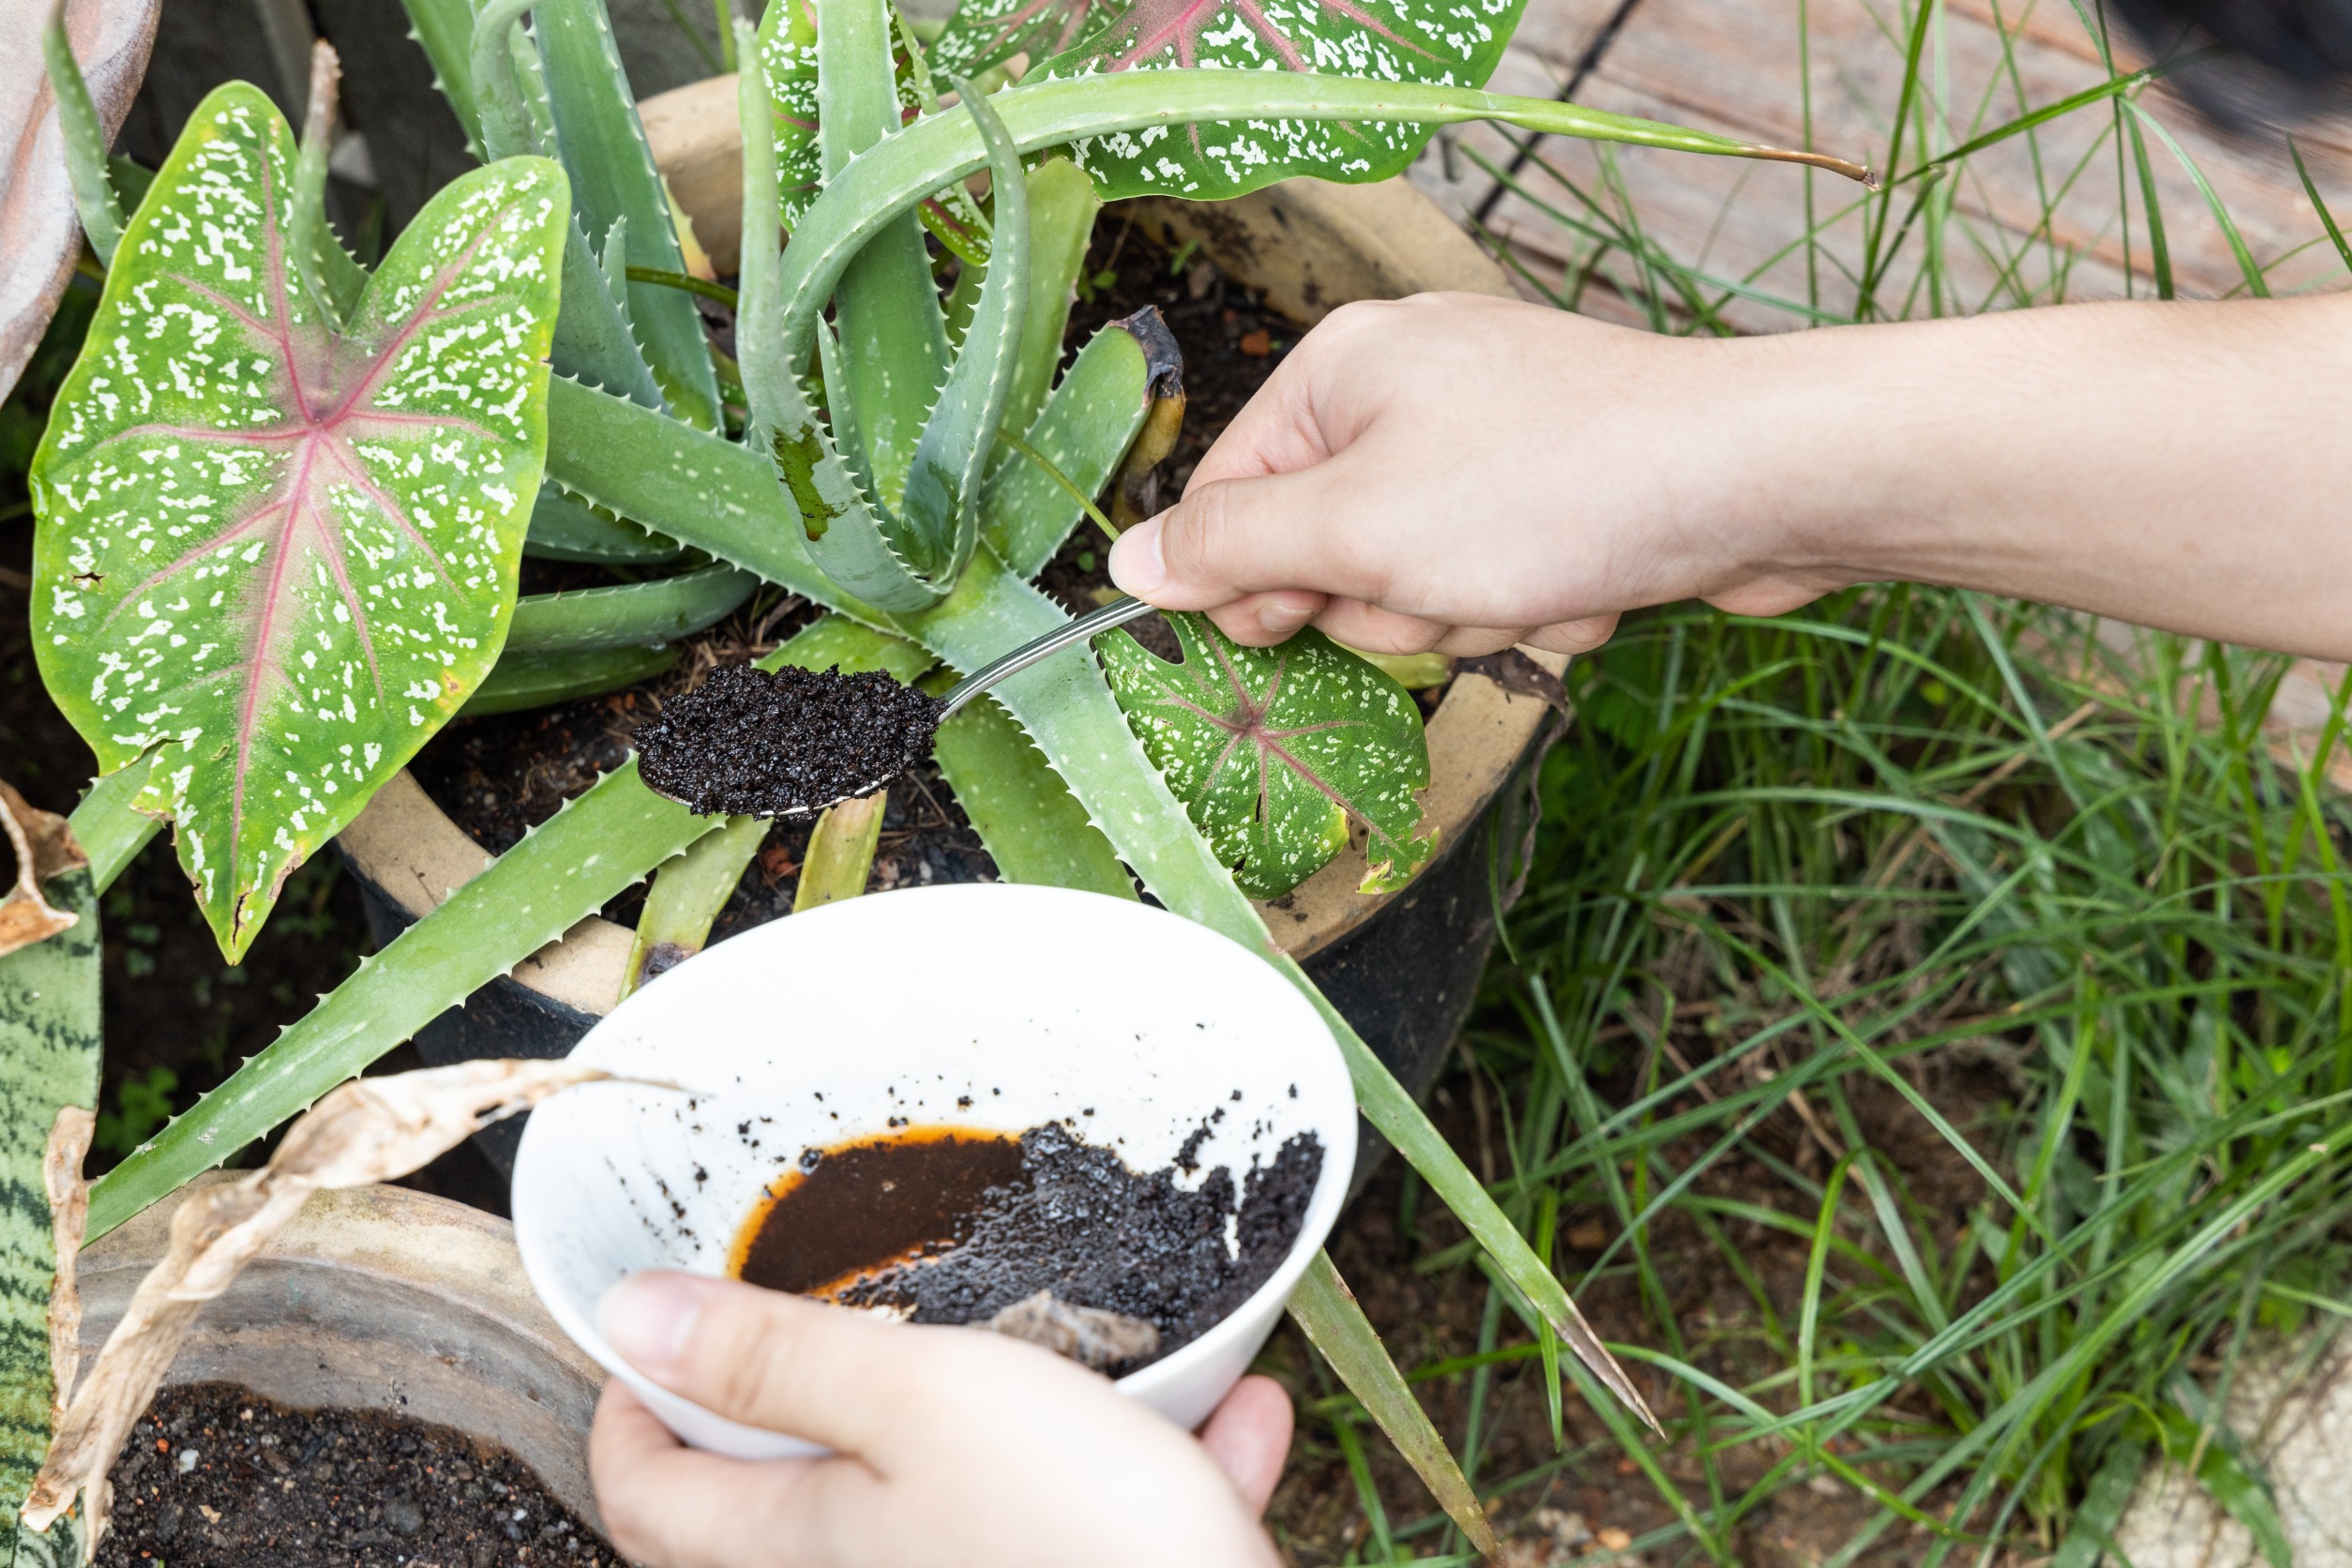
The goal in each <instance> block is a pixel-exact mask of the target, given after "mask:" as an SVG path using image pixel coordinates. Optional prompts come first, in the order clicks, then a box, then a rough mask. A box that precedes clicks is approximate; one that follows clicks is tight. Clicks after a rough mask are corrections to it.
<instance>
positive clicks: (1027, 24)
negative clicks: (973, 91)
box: [931, 0, 1122, 76]
mask: <svg viewBox="0 0 2352 1568" xmlns="http://www.w3.org/2000/svg"><path fill="white" fill-rule="evenodd" d="M1121 9H1122V8H1121V7H1119V6H1117V5H1115V4H1113V3H1112V0H963V4H961V5H959V6H957V8H956V14H955V15H953V16H951V17H949V18H948V19H947V25H946V26H945V27H944V28H942V30H941V32H940V36H939V41H938V42H937V43H934V44H933V45H931V65H932V68H934V69H937V70H943V71H954V72H956V73H957V75H959V76H971V75H973V74H975V73H977V72H979V71H984V70H987V69H988V68H989V67H990V66H997V65H1002V64H1003V63H1004V62H1005V61H1007V60H1009V59H1011V58H1012V57H1013V56H1014V55H1016V54H1026V55H1028V56H1029V57H1030V59H1032V60H1033V61H1034V60H1044V59H1048V58H1050V57H1052V56H1053V55H1056V54H1060V53H1064V52H1065V51H1067V50H1068V49H1070V48H1071V47H1072V46H1073V45H1075V44H1078V43H1079V42H1080V41H1082V40H1083V39H1085V38H1086V37H1087V36H1088V35H1089V34H1091V33H1093V31H1094V30H1095V29H1096V28H1098V27H1100V26H1102V25H1103V24H1104V23H1108V22H1109V21H1111V20H1112V19H1113V18H1115V17H1117V16H1118V15H1119V14H1120V11H1121Z"/></svg>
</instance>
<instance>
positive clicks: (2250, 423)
mask: <svg viewBox="0 0 2352 1568" xmlns="http://www.w3.org/2000/svg"><path fill="white" fill-rule="evenodd" d="M1705 346H1707V347H1713V346H1714V345H1705ZM1722 346H1723V347H1725V348H1726V349H1728V350H1730V351H1731V354H1732V356H1733V357H1735V358H1736V357H1737V356H1739V355H1741V354H1747V355H1750V356H1752V357H1753V358H1755V359H1756V360H1758V361H1761V362H1762V364H1761V366H1760V367H1758V368H1757V369H1756V370H1754V371H1753V372H1751V373H1743V374H1741V376H1739V377H1738V378H1737V379H1738V380H1740V381H1742V382H1747V383H1748V384H1751V385H1762V386H1766V387H1771V388H1773V389H1774V392H1773V393H1772V396H1773V397H1774V398H1775V399H1776V400H1777V402H1778V405H1779V406H1778V407H1776V408H1771V409H1763V410H1759V412H1758V415H1757V417H1756V419H1755V421H1754V423H1753V424H1752V425H1750V426H1748V427H1747V428H1746V429H1745V430H1743V431H1742V432H1741V435H1740V436H1739V437H1737V438H1735V440H1737V441H1742V442H1745V443H1747V444H1748V445H1749V446H1750V448H1751V450H1750V453H1749V455H1748V457H1747V458H1746V459H1745V461H1746V462H1747V463H1748V464H1750V465H1752V469H1753V471H1754V472H1755V473H1756V474H1759V475H1766V479H1765V482H1763V483H1761V484H1758V485H1756V486H1754V487H1752V488H1750V489H1749V490H1747V491H1746V494H1747V496H1748V497H1749V498H1750V499H1749V500H1748V501H1747V502H1746V503H1745V504H1744V505H1747V506H1749V507H1751V508H1752V511H1751V512H1750V515H1748V516H1746V517H1743V518H1740V519H1738V520H1735V522H1734V523H1733V526H1735V527H1737V528H1740V529H1742V530H1746V531H1750V532H1752V533H1754V534H1756V535H1757V536H1760V537H1767V538H1774V539H1778V540H1780V541H1782V543H1781V545H1780V547H1779V548H1780V550H1782V552H1784V553H1785V554H1786V556H1787V558H1788V559H1789V561H1790V562H1791V564H1792V565H1801V566H1802V567H1807V568H1810V569H1812V570H1815V571H1817V572H1819V573H1821V574H1822V575H1823V576H1825V577H1832V578H1836V579H1840V580H1877V579H1888V578H1892V579H1905V580H1920V581H1929V582H1941V583H1952V584H1956V585H1961V586H1967V587H1972V588H1980V589H1985V590H1989V591H1992V592H1997V593H2002V594H2013V595H2017V596H2024V597H2028V598H2036V599H2042V600H2045V601H2048V602H2052V603H2057V604H2063V605H2068V606H2072V607H2073V608H2076V609H2081V610H2087V611H2096V612H2098V613H2101V614H2105V615H2112V616H2115V617H2118V618H2119V619H2123V620H2128V621H2133V622H2137V623H2139V624H2142V625H2148V626H2163V627H2165V628H2168V629H2171V630H2177V631H2183V632H2190V633H2194V634H2197V635H2202V636H2208V637H2213V638H2218V639H2221V640H2224V641H2232V642H2241V643H2250V644H2253V645H2256V646H2262V647H2272V648H2278V649H2281V650H2284V651H2286V652H2292V653H2300V654H2309V655H2315V656H2324V657H2333V658H2339V659H2341V658H2347V657H2352V517H2347V516H2346V511H2347V501H2352V485H2347V483H2346V478H2347V475H2352V377H2347V375H2346V374H2345V370H2346V369H2347V368H2348V367H2352V299H2344V298H2341V297H2333V298H2324V299H2314V300H2305V301H2268V302H2245V303H2231V304H2209V305H2185V304H2170V305H2167V304H2155V303H2144V304H2120V305H2101V306H2082V307H2073V308H2069V309H2048V310H2033V311H2020V312H2013V313H2009V314H2003V315H1998V316H1986V317H1979V318H1975V319H1972V320H1968V321H1956V322H1937V323H1922V324H1902V325H1890V326H1873V327H1860V328H1847V329H1840V330H1836V331H1830V332H1820V333H1808V334H1802V335H1792V336H1789V337H1786V338H1775V339H1751V340H1748V341H1745V342H1742V343H1738V344H1729V345H1722Z"/></svg>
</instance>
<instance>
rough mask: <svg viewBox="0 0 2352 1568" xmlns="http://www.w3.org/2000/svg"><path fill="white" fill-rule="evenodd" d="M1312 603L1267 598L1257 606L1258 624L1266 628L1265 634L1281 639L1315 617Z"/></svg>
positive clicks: (1277, 639)
mask: <svg viewBox="0 0 2352 1568" xmlns="http://www.w3.org/2000/svg"><path fill="white" fill-rule="evenodd" d="M1315 610H1316V607H1315V606H1314V605H1313V604H1301V603H1300V602H1299V601H1298V600H1296V599H1286V598H1278V597H1277V598H1269V599H1266V600H1264V601H1262V602H1261V603H1260V604H1259V607H1258V624H1259V626H1263V627H1265V628H1266V635H1267V636H1268V637H1271V638H1273V639H1274V641H1277V642H1279V641H1284V640H1286V639H1288V638H1289V635H1290V634H1291V633H1292V632H1294V631H1297V630H1298V629H1299V628H1300V627H1301V626H1304V625H1306V624H1307V622H1309V621H1311V620H1313V619H1314V618H1315Z"/></svg>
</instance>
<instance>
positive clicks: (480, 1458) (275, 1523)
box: [98, 1383, 621, 1568]
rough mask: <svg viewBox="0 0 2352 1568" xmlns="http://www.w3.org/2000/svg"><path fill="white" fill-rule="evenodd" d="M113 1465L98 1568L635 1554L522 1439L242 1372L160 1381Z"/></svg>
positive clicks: (606, 1561)
mask: <svg viewBox="0 0 2352 1568" xmlns="http://www.w3.org/2000/svg"><path fill="white" fill-rule="evenodd" d="M109 1479H110V1480H112V1482H113V1486H114V1514H113V1524H112V1527H111V1528H110V1529H109V1530H108V1531H107V1534H106V1539H105V1540H104V1541H102V1542H101V1543H99V1545H98V1568H158V1564H159V1563H169V1564H170V1565H171V1568H290V1565H296V1564H300V1565H308V1564H312V1563H318V1564H329V1563H331V1564H335V1565H337V1568H427V1565H428V1564H430V1565H431V1568H543V1565H553V1564H563V1565H564V1568H620V1562H621V1560H620V1559H619V1558H618V1557H616V1556H615V1555H614V1554H613V1552H612V1550H611V1547H609V1546H607V1545H605V1544H604V1542H603V1540H602V1539H601V1538H599V1537H598V1536H597V1535H596V1531H594V1530H591V1529H589V1528H588V1526H586V1525H585V1524H583V1523H582V1522H581V1521H580V1519H578V1518H577V1517H575V1516H574V1515H572V1514H571V1513H569V1512H568V1511H567V1510H565V1507H564V1505H563V1504H562V1503H560V1502H558V1501H556V1500H555V1499H554V1498H553V1497H552V1496H550V1494H549V1493H548V1492H547V1490H546V1489H545V1488H544V1487H542V1486H541V1485H539V1482H538V1478H537V1477H536V1476H535V1475H533V1474H532V1473H531V1471H530V1470H529V1468H528V1467H526V1466H525V1465H523V1464H522V1462H521V1461H520V1460H519V1459H517V1458H515V1457H514V1456H513V1455H510V1454H507V1453H505V1452H504V1451H502V1450H499V1449H494V1448H490V1447H487V1446H485V1445H483V1444H480V1443H477V1442H475V1440H472V1439H471V1438H468V1437H466V1436H465V1435H464V1434H463V1433H460V1432H455V1431H451V1430H449V1429H448V1428H446V1427H442V1426H434V1425H429V1424H427V1423H425V1422H421V1421H412V1420H410V1419H408V1418H406V1417H404V1416H388V1415H380V1414H376V1413H374V1412H371V1411H355V1410H315V1411H309V1412H305V1411H300V1410H286V1409H284V1408H283V1407H281V1406H278V1405H274V1404H272V1403H270V1402H269V1401H268V1400H266V1399H263V1398H260V1397H258V1396H257V1395H254V1394H253V1393H252V1392H251V1391H249V1390H247V1389H242V1388H238V1387H236V1386H235V1385H234V1384H230V1383H188V1384H183V1385H180V1386H178V1387H173V1388H167V1389H165V1390H164V1391H163V1392H162V1393H161V1394H159V1395H157V1396H156V1401H155V1404H154V1405H153V1406H151V1407H150V1408H149V1409H148V1410H147V1412H146V1414H144V1415H143V1416H141V1417H140V1418H139V1423H138V1425H136V1426H134V1427H133V1428H132V1429H131V1434H130V1440H129V1441H128V1443H127V1444H126V1445H125V1447H124V1450H123V1455H122V1457H121V1458H119V1459H117V1460H116V1461H115V1462H114V1468H113V1472H112V1474H111V1475H110V1477H109Z"/></svg>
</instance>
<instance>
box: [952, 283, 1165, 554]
mask: <svg viewBox="0 0 2352 1568" xmlns="http://www.w3.org/2000/svg"><path fill="white" fill-rule="evenodd" d="M1151 406H1152V366H1151V362H1150V359H1149V358H1148V356H1147V355H1146V354H1145V353H1144V349H1143V345H1142V344H1141V342H1140V341H1138V339H1137V338H1136V336H1135V334H1134V333H1133V332H1131V331H1128V330H1126V329H1125V327H1124V325H1123V324H1121V323H1117V322H1114V323H1112V324H1110V325H1108V326H1107V327H1105V328H1103V329H1102V330H1101V331H1100V332H1097V333H1096V334H1094V336H1093V337H1092V338H1090V339H1087V341H1086V346H1085V347H1084V348H1082V349H1080V350H1079V351H1078V358H1077V359H1075V360H1073V361H1071V364H1070V370H1069V373H1068V374H1067V375H1065V376H1063V378H1062V384H1060V385H1059V386H1056V387H1055V388H1054V389H1053V392H1052V394H1051V395H1050V396H1049V397H1048V398H1047V400H1046V406H1045V407H1044V408H1043V409H1041V410H1040V411H1039V412H1038V415H1037V417H1036V419H1035V421H1034V422H1033V423H1032V424H1031V426H1030V427H1029V434H1028V437H1027V439H1026V440H1025V441H1024V443H1023V445H1026V446H1028V447H1029V449H1030V450H1031V451H1032V452H1034V453H1035V454H1036V455H1037V456H1038V457H1039V458H1042V459H1044V460H1045V461H1046V463H1049V464H1051V465H1052V467H1051V470H1050V471H1048V469H1047V468H1046V467H1045V466H1043V465H1042V464H1040V463H1038V462H1036V461H1033V460H1031V459H1030V458H1028V457H1025V456H1023V455H1021V454H1019V453H1018V452H1017V453H1014V454H1012V456H1011V457H1010V459H1009V460H1008V461H1007V462H1006V464H1005V465H1004V466H1003V467H1000V468H999V469H998V470H997V471H996V476H995V477H994V478H993V479H991V480H990V481H989V483H988V496H987V499H986V500H985V501H983V502H982V504H981V518H980V526H981V533H982V535H984V536H985V537H986V538H987V539H988V546H989V548H990V549H992V550H995V551H996V553H997V556H998V558H999V559H1000V560H1002V561H1003V563H1004V565H1006V566H1007V567H1009V568H1010V569H1011V570H1012V572H1013V575H1014V576H1016V577H1022V578H1031V577H1035V576H1036V575H1037V574H1038V573H1039V572H1041V571H1043V570H1044V569H1045V565H1046V563H1047V562H1048V561H1050V560H1052V559H1053V556H1054V552H1055V551H1056V550H1060V549H1061V548H1062V541H1063V539H1066V538H1068V537H1069V535H1070V530H1071V529H1072V528H1073V527H1075V526H1076V525H1077V523H1078V519H1079V518H1080V517H1081V516H1082V515H1084V510H1085V502H1084V500H1083V499H1082V498H1084V497H1089V496H1093V495H1096V494H1098V493H1100V492H1101V490H1102V488H1103V486H1104V485H1106V484H1108V482H1109V481H1110V476H1111V475H1112V474H1113V473H1114V472H1116V471H1117V469H1118V467H1119V459H1120V457H1121V455H1122V454H1123V453H1124V452H1125V451H1126V450H1127V447H1128V445H1129V444H1130V443H1132V442H1133V441H1134V440H1135V435H1136V431H1138V430H1141V429H1142V428H1143V419H1144V415H1146V414H1147V413H1149V412H1150V410H1151ZM1055 475H1060V476H1061V477H1060V478H1059V479H1057V478H1056V477H1055ZM1065 480H1066V481H1067V489H1065V488H1064V487H1063V481H1065Z"/></svg>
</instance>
